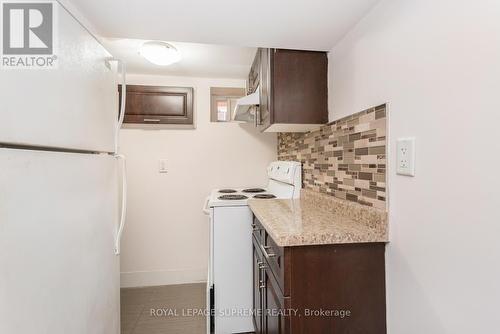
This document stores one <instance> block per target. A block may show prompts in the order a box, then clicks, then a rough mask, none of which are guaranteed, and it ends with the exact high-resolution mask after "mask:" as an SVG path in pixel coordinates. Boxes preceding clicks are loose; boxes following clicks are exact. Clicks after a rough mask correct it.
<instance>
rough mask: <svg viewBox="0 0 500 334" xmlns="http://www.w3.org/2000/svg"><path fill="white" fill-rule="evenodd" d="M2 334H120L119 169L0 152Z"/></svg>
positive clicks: (58, 156)
mask: <svg viewBox="0 0 500 334" xmlns="http://www.w3.org/2000/svg"><path fill="white" fill-rule="evenodd" d="M0 166H1V167H0V333H16V334H33V333H37V334H68V333H71V334H89V333H92V334H118V333H119V328H120V326H119V320H120V314H119V257H118V256H115V254H114V241H115V236H116V231H117V224H118V205H119V204H118V203H117V202H118V194H117V193H118V189H119V186H118V176H117V174H118V172H117V169H118V163H117V162H116V160H115V159H114V158H113V157H112V156H109V155H94V154H74V153H55V152H43V151H28V150H11V149H0Z"/></svg>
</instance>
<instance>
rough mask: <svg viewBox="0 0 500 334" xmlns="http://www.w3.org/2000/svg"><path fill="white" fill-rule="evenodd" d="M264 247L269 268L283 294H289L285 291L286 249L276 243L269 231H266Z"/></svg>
mask: <svg viewBox="0 0 500 334" xmlns="http://www.w3.org/2000/svg"><path fill="white" fill-rule="evenodd" d="M262 247H263V251H262V252H263V254H264V257H265V258H266V260H267V262H268V264H269V269H270V270H271V271H272V273H273V275H274V277H275V278H276V281H277V283H278V285H279V288H280V289H281V291H282V293H283V294H285V295H288V291H285V249H284V248H283V247H279V246H278V245H276V243H275V242H274V240H273V238H271V236H270V235H269V234H268V233H267V232H265V236H264V243H263V245H262Z"/></svg>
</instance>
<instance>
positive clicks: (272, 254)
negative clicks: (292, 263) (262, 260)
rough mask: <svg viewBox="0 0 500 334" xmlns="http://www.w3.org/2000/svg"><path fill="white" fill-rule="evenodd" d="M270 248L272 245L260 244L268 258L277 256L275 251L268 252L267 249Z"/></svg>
mask: <svg viewBox="0 0 500 334" xmlns="http://www.w3.org/2000/svg"><path fill="white" fill-rule="evenodd" d="M269 248H271V247H270V246H265V247H264V246H262V245H260V249H262V253H264V256H265V257H266V258H270V257H275V256H276V254H274V253H268V252H267V250H268V249H269Z"/></svg>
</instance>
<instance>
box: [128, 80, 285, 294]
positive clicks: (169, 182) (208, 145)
mask: <svg viewBox="0 0 500 334" xmlns="http://www.w3.org/2000/svg"><path fill="white" fill-rule="evenodd" d="M127 81H128V83H129V84H145V85H165V86H186V87H194V91H195V97H194V99H195V122H196V129H156V130H155V129H144V128H141V127H138V128H127V129H122V131H121V133H120V135H121V141H120V150H121V152H123V153H124V154H125V155H126V157H127V177H128V185H129V191H128V210H127V211H128V212H127V221H126V225H125V230H124V235H123V239H122V254H121V271H122V273H121V283H122V287H130V286H151V285H163V284H179V283H190V282H201V281H206V278H207V277H206V276H207V261H208V219H207V217H206V216H204V215H203V213H202V207H203V203H204V200H205V197H206V196H207V195H208V194H209V192H210V190H212V189H213V188H218V187H256V186H265V185H266V180H267V178H266V168H267V165H268V163H269V162H271V161H273V160H276V146H277V143H276V135H275V134H262V133H259V132H258V131H256V130H255V129H254V128H253V127H252V125H251V124H243V125H241V124H237V123H211V122H210V109H209V108H210V87H245V81H244V80H233V79H209V78H190V77H166V76H151V75H149V76H144V75H129V76H128V78H127ZM159 159H166V161H167V169H168V173H166V174H160V173H159V172H158V167H159V162H158V160H159Z"/></svg>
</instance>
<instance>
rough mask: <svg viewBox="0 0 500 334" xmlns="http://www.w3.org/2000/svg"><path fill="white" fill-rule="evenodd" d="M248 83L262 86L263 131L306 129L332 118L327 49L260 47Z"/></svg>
mask: <svg viewBox="0 0 500 334" xmlns="http://www.w3.org/2000/svg"><path fill="white" fill-rule="evenodd" d="M255 73H258V78H255V75H256V74H255ZM248 83H249V90H250V91H252V90H255V89H257V86H258V88H259V90H260V91H259V93H260V106H259V108H258V113H257V116H256V117H257V118H258V119H257V122H256V123H257V124H258V126H259V128H260V129H261V131H266V132H288V131H291V132H294V131H297V132H304V131H309V130H312V129H315V128H318V127H319V126H320V125H322V124H325V123H327V122H328V57H327V54H326V52H316V51H301V50H285V49H266V48H260V49H258V51H257V54H256V56H255V60H254V63H253V65H252V69H251V70H250V74H249V78H248Z"/></svg>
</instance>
